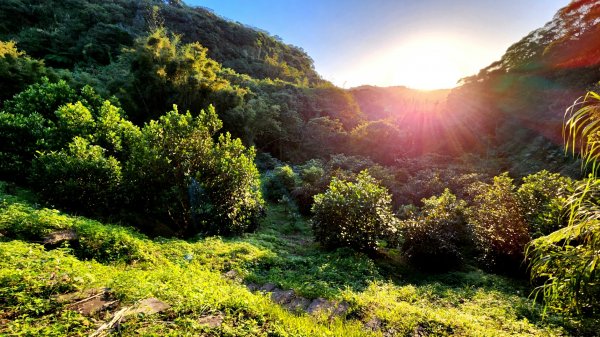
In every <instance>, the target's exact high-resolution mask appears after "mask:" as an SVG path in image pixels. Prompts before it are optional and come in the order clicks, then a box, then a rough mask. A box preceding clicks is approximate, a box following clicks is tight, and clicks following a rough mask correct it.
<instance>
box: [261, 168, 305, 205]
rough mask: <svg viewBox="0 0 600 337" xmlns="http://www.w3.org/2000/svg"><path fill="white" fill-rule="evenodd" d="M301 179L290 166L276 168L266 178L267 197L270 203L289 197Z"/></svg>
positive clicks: (265, 189)
mask: <svg viewBox="0 0 600 337" xmlns="http://www.w3.org/2000/svg"><path fill="white" fill-rule="evenodd" d="M298 180H299V177H298V175H297V174H296V173H295V172H294V170H293V169H292V168H291V167H290V166H289V165H283V166H278V167H276V168H275V169H274V170H273V171H271V172H269V173H267V174H266V176H265V183H264V191H265V197H266V198H267V199H268V200H270V201H278V200H280V199H281V198H282V197H284V196H286V197H288V196H289V195H290V192H291V191H292V190H293V189H294V188H295V187H296V185H297V184H298Z"/></svg>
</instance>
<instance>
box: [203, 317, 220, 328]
mask: <svg viewBox="0 0 600 337" xmlns="http://www.w3.org/2000/svg"><path fill="white" fill-rule="evenodd" d="M198 323H200V324H202V325H207V326H208V327H209V328H218V327H220V326H221V325H222V324H223V316H222V315H221V314H219V315H209V316H204V317H200V318H199V319H198Z"/></svg>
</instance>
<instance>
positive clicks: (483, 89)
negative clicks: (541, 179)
mask: <svg viewBox="0 0 600 337" xmlns="http://www.w3.org/2000/svg"><path fill="white" fill-rule="evenodd" d="M599 23H600V1H597V0H574V1H572V2H571V3H570V4H569V5H568V6H566V7H564V8H563V9H561V10H560V11H559V12H558V13H557V14H556V15H555V16H554V18H553V19H552V20H551V21H549V22H548V23H547V24H546V25H545V26H544V27H542V28H539V29H537V30H534V31H533V32H531V33H530V34H528V35H527V36H526V37H524V38H523V39H521V40H520V41H518V42H517V43H515V44H514V45H512V46H511V47H510V48H509V49H508V50H507V51H506V53H505V54H504V55H503V56H502V57H501V58H500V60H499V61H497V62H494V63H492V64H491V65H489V66H488V67H486V68H484V69H482V70H481V71H480V72H479V73H478V74H477V75H474V76H471V77H467V78H464V79H463V80H462V86H460V87H459V88H457V89H455V90H453V91H452V93H451V94H450V96H449V100H448V109H449V111H451V112H452V113H453V114H459V115H460V116H461V117H460V119H462V120H465V121H467V122H466V123H468V124H469V125H470V126H471V131H470V133H471V135H470V136H469V138H471V139H474V140H475V142H479V143H485V144H486V146H487V150H490V149H492V151H493V152H494V154H496V155H498V156H505V157H507V158H508V161H507V162H508V163H510V165H511V166H510V167H509V168H510V169H511V170H512V171H513V172H516V173H527V172H533V171H536V170H539V169H541V168H543V167H552V168H553V169H555V170H561V169H564V170H566V171H571V172H572V171H573V169H574V171H577V170H578V167H577V166H576V165H575V166H572V165H570V164H569V163H568V161H565V157H564V154H563V149H562V144H563V139H562V132H561V128H562V124H563V121H564V120H563V118H564V114H565V109H566V107H568V106H570V105H571V104H572V103H573V101H574V100H575V99H576V98H577V97H579V96H581V95H582V94H583V93H585V91H586V90H589V89H594V88H595V87H596V84H597V83H598V81H599V80H600V72H599V71H598V68H599V66H600V24H599ZM481 135H487V136H486V137H485V139H484V141H483V142H482V141H481Z"/></svg>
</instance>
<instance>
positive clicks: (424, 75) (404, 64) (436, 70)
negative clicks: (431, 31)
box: [388, 40, 464, 90]
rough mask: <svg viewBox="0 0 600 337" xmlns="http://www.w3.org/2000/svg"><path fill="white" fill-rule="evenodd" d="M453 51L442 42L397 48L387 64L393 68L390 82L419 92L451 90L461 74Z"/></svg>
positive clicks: (421, 42)
mask: <svg viewBox="0 0 600 337" xmlns="http://www.w3.org/2000/svg"><path fill="white" fill-rule="evenodd" d="M453 48H456V46H453V45H452V44H451V43H449V42H448V41H444V40H437V41H436V40H425V41H416V42H414V43H410V44H407V45H404V46H402V47H400V48H398V49H397V50H396V51H395V52H394V53H393V54H392V56H393V57H392V58H391V59H389V64H388V67H389V69H394V73H393V79H392V82H393V83H397V84H400V85H405V86H407V87H411V88H413V89H421V90H432V89H446V88H453V87H455V86H456V83H457V81H458V80H459V79H460V78H461V77H464V73H463V72H462V70H461V68H462V67H461V64H460V63H461V61H460V58H459V57H457V56H458V55H457V52H456V51H454V50H453Z"/></svg>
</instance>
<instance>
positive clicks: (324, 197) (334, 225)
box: [312, 170, 398, 251]
mask: <svg viewBox="0 0 600 337" xmlns="http://www.w3.org/2000/svg"><path fill="white" fill-rule="evenodd" d="M314 198H315V203H314V205H313V206H312V212H313V213H314V217H313V219H312V223H313V230H314V233H315V239H316V240H317V241H318V242H320V243H321V244H323V245H324V246H325V247H350V248H352V249H357V250H362V251H373V250H375V249H376V248H377V246H378V244H379V241H380V240H393V239H394V236H395V235H396V232H397V230H398V228H397V226H398V224H397V219H396V218H395V217H394V215H393V214H392V210H391V197H390V195H389V193H388V192H387V190H386V189H385V188H383V187H381V186H379V184H378V183H377V181H376V180H375V179H374V178H373V177H371V176H370V175H369V172H368V171H366V170H365V171H362V172H361V173H360V174H359V175H358V176H357V177H356V181H355V182H352V181H344V180H341V179H338V178H333V180H332V181H331V183H330V184H329V188H328V189H327V191H326V192H325V193H323V194H318V195H316V196H315V197H314Z"/></svg>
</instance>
